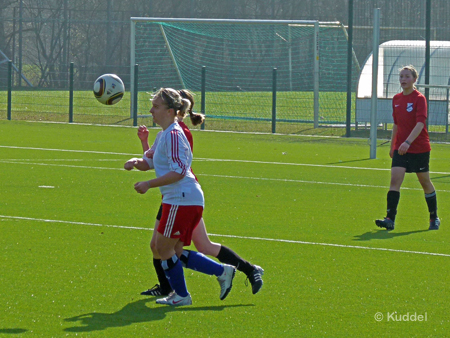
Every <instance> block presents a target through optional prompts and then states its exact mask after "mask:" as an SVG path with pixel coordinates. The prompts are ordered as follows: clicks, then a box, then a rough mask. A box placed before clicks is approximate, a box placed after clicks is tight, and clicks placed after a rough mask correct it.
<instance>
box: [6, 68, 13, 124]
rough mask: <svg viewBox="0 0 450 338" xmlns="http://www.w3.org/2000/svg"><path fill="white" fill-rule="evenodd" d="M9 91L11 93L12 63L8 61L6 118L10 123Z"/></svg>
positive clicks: (10, 101)
mask: <svg viewBox="0 0 450 338" xmlns="http://www.w3.org/2000/svg"><path fill="white" fill-rule="evenodd" d="M11 91H12V61H11V60H9V61H8V113H7V118H8V120H10V121H11V103H12V100H11Z"/></svg>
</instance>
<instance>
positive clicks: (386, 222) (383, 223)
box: [375, 217, 394, 231]
mask: <svg viewBox="0 0 450 338" xmlns="http://www.w3.org/2000/svg"><path fill="white" fill-rule="evenodd" d="M375 224H376V225H377V226H378V227H380V228H385V229H386V230H388V231H391V230H394V221H393V220H391V219H390V218H388V217H386V218H384V219H377V220H376V221H375Z"/></svg>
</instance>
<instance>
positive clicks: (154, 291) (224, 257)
mask: <svg viewBox="0 0 450 338" xmlns="http://www.w3.org/2000/svg"><path fill="white" fill-rule="evenodd" d="M179 93H180V95H181V96H182V97H183V98H186V99H188V100H189V101H190V102H191V107H190V109H189V111H188V113H189V116H190V120H191V123H192V124H193V125H194V126H195V125H199V124H201V123H203V121H204V116H203V115H201V114H196V113H194V112H193V110H192V108H193V106H194V98H193V95H192V93H191V92H189V91H187V90H180V91H179ZM185 116H186V114H181V113H180V114H178V124H179V125H180V127H181V128H182V129H183V132H184V134H185V135H186V138H187V139H188V141H189V144H190V146H191V150H193V146H194V144H193V137H192V133H191V131H190V130H189V128H188V126H187V125H186V124H185V123H184V122H183V119H184V118H185ZM148 134H149V132H148V129H147V128H146V127H145V126H140V127H139V129H138V137H139V139H140V140H141V144H142V149H143V150H144V153H145V154H146V156H148V157H151V156H152V155H153V150H152V149H153V148H154V146H155V145H153V146H152V149H151V148H150V147H149V144H148ZM133 167H134V168H136V169H139V170H149V169H150V167H149V166H148V163H147V162H146V160H145V157H144V158H143V159H137V158H134V159H131V160H129V161H127V163H125V169H127V170H130V169H132V168H133ZM191 170H192V169H191ZM161 211H162V210H161V207H160V209H159V212H158V215H157V216H156V222H155V229H157V227H158V225H159V221H160V219H161ZM192 241H193V242H194V245H195V247H196V248H197V250H198V251H199V252H201V253H203V254H205V255H209V256H213V257H216V258H217V259H218V260H219V261H220V262H222V263H225V264H230V265H233V266H235V267H236V268H237V269H238V270H240V271H242V272H244V273H245V274H246V275H247V278H248V279H249V281H250V284H251V285H252V293H253V294H256V293H257V292H258V291H259V290H260V289H261V287H262V285H263V280H262V277H261V276H262V275H263V274H264V270H263V269H262V268H261V267H260V266H258V265H252V264H251V263H249V262H248V261H246V260H244V259H243V258H241V257H240V256H239V255H238V254H237V253H236V252H234V251H233V250H231V249H230V248H228V247H226V246H224V245H221V244H219V243H214V242H211V240H210V239H209V237H208V233H207V231H206V226H205V223H204V220H203V218H202V219H201V220H200V222H199V224H198V225H197V227H196V228H195V229H194V231H193V233H192ZM155 244H156V242H155V236H153V237H152V240H151V242H150V248H151V250H152V254H153V266H154V268H155V271H156V275H157V277H158V281H159V284H156V285H155V286H154V287H153V288H151V289H149V290H147V291H144V292H142V293H141V294H142V295H148V296H162V295H167V294H169V293H170V291H171V289H170V284H169V282H168V281H167V278H166V276H165V274H164V271H163V270H162V268H161V263H160V262H161V259H160V258H159V255H158V252H157V250H156V247H155Z"/></svg>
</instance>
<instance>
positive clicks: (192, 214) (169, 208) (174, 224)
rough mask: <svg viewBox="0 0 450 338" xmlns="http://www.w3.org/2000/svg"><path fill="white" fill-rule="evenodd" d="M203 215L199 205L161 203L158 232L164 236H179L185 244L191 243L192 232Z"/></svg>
mask: <svg viewBox="0 0 450 338" xmlns="http://www.w3.org/2000/svg"><path fill="white" fill-rule="evenodd" d="M202 215H203V207H201V206H199V205H171V204H165V203H163V205H162V215H161V220H160V222H159V226H158V232H159V233H160V234H161V235H163V236H164V237H168V238H179V239H180V241H182V242H183V243H184V245H185V246H188V245H190V244H191V238H192V232H193V231H194V229H195V227H196V226H197V224H198V222H200V219H201V218H202Z"/></svg>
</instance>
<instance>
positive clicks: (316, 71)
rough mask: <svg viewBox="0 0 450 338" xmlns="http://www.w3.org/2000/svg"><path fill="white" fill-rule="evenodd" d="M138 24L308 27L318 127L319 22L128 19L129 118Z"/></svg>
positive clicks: (133, 98)
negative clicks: (167, 23) (311, 43)
mask: <svg viewBox="0 0 450 338" xmlns="http://www.w3.org/2000/svg"><path fill="white" fill-rule="evenodd" d="M138 22H154V23H157V22H164V23H165V22H169V23H170V22H178V23H183V22H186V23H207V24H250V25H251V24H260V25H261V24H267V25H308V26H312V27H313V28H314V33H313V35H314V37H313V39H314V42H313V43H314V53H313V54H314V55H313V64H314V70H313V91H314V128H318V127H319V58H320V55H319V25H320V22H319V20H254V19H253V20H251V19H250V20H247V19H196V18H159V17H131V18H130V25H131V27H130V94H131V95H130V96H131V100H130V117H133V114H134V112H135V111H137V102H135V101H136V99H137V97H138V96H137V95H135V94H136V93H135V73H134V68H135V65H136V55H135V49H136V23H138Z"/></svg>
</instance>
